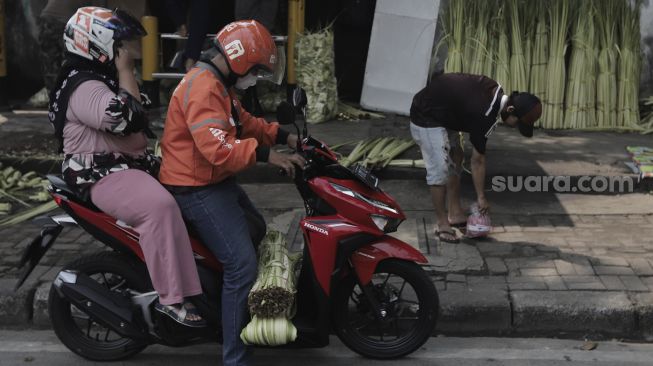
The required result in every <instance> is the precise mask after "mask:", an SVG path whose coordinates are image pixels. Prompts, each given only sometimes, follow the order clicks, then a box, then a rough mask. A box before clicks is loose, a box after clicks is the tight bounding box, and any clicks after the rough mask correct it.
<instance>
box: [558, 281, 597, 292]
mask: <svg viewBox="0 0 653 366" xmlns="http://www.w3.org/2000/svg"><path fill="white" fill-rule="evenodd" d="M567 287H568V288H569V289H570V290H605V286H604V285H603V283H602V282H601V281H596V282H577V283H567Z"/></svg>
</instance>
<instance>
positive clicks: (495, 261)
mask: <svg viewBox="0 0 653 366" xmlns="http://www.w3.org/2000/svg"><path fill="white" fill-rule="evenodd" d="M485 264H487V270H488V272H490V274H493V275H500V274H506V273H508V268H507V267H506V264H505V263H504V262H503V260H502V259H501V258H497V257H488V258H485Z"/></svg>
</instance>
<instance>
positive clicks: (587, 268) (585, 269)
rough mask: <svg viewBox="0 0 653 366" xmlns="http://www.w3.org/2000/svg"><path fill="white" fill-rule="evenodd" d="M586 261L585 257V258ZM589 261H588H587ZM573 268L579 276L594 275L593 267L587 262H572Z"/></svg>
mask: <svg viewBox="0 0 653 366" xmlns="http://www.w3.org/2000/svg"><path fill="white" fill-rule="evenodd" d="M585 261H587V259H585ZM587 262H588V263H589V261H587ZM574 270H575V271H576V274H578V275H579V276H592V275H594V273H595V272H594V268H592V266H591V265H589V264H576V263H574Z"/></svg>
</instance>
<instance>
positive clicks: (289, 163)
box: [268, 138, 306, 178]
mask: <svg viewBox="0 0 653 366" xmlns="http://www.w3.org/2000/svg"><path fill="white" fill-rule="evenodd" d="M288 142H290V138H288ZM268 163H269V164H272V165H274V166H278V167H279V168H281V169H282V170H283V171H284V172H286V174H288V176H289V177H293V178H294V177H295V165H297V166H298V167H299V168H300V169H304V165H306V160H304V158H303V157H301V156H300V155H298V154H292V155H288V154H282V153H278V152H276V151H274V150H270V156H269V157H268Z"/></svg>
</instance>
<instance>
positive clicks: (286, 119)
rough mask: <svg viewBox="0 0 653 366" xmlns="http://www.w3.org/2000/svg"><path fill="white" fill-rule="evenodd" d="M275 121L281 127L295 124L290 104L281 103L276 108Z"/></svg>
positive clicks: (293, 109)
mask: <svg viewBox="0 0 653 366" xmlns="http://www.w3.org/2000/svg"><path fill="white" fill-rule="evenodd" d="M277 121H279V124H282V125H291V124H294V123H295V108H294V107H293V106H292V105H290V103H288V102H286V101H283V102H281V103H279V105H278V106H277Z"/></svg>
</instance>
